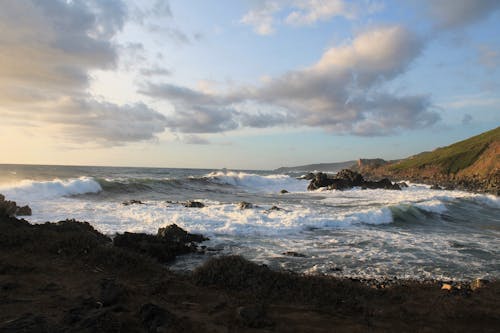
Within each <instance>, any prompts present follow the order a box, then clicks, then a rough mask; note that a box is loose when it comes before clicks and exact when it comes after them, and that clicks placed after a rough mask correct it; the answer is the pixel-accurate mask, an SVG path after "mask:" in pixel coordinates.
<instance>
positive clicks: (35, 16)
mask: <svg viewBox="0 0 500 333" xmlns="http://www.w3.org/2000/svg"><path fill="white" fill-rule="evenodd" d="M126 18H127V12H126V7H125V5H124V4H123V3H122V2H121V1H118V0H109V1H98V0H89V1H85V2H82V1H71V2H70V1H63V0H54V1H30V0H16V1H5V2H3V3H2V10H1V11H0V31H2V33H1V34H0V45H1V47H0V100H1V101H2V105H1V106H0V117H1V118H2V119H3V120H4V121H5V120H8V119H10V120H19V119H24V121H25V123H27V124H32V125H37V126H39V128H40V129H44V128H50V129H51V130H50V131H47V134H48V135H60V134H61V133H62V134H63V135H64V136H65V137H67V138H70V139H72V140H75V141H77V142H83V141H93V142H97V143H99V144H106V145H118V144H122V143H124V142H131V141H139V140H147V139H151V138H153V137H154V136H155V134H158V133H160V132H162V131H163V129H164V128H165V118H164V116H163V115H161V114H160V113H158V112H156V111H154V110H152V109H150V108H148V107H147V106H145V105H144V104H135V105H116V104H112V103H107V102H100V101H97V100H96V99H95V98H93V97H92V96H90V95H89V94H88V93H87V89H88V88H89V85H90V82H91V80H90V72H91V71H94V70H108V69H114V68H115V67H116V63H117V58H118V55H117V49H118V46H117V45H116V44H115V43H114V42H113V37H114V36H115V35H116V34H117V33H118V32H119V31H120V30H121V29H122V27H123V25H124V22H125V20H126ZM53 128H57V130H58V132H57V133H52V129H53Z"/></svg>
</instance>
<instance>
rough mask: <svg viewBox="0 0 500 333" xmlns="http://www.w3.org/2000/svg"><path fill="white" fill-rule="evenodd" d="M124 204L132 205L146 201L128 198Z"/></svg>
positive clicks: (142, 203)
mask: <svg viewBox="0 0 500 333" xmlns="http://www.w3.org/2000/svg"><path fill="white" fill-rule="evenodd" d="M122 205H124V206H130V205H144V202H142V201H141V200H135V199H132V200H128V201H124V202H122Z"/></svg>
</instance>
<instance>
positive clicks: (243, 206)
mask: <svg viewBox="0 0 500 333" xmlns="http://www.w3.org/2000/svg"><path fill="white" fill-rule="evenodd" d="M238 208H239V209H250V208H254V205H253V204H251V203H250V202H245V201H242V202H239V203H238Z"/></svg>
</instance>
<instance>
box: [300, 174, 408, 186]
mask: <svg viewBox="0 0 500 333" xmlns="http://www.w3.org/2000/svg"><path fill="white" fill-rule="evenodd" d="M325 187H326V188H327V189H329V190H341V191H342V190H347V189H351V188H353V187H361V188H364V189H386V190H401V187H400V186H399V185H398V184H394V183H392V182H391V181H390V180H389V179H387V178H384V179H382V180H379V181H369V180H365V179H364V178H363V176H362V175H361V174H359V173H358V172H356V171H352V170H349V169H344V170H341V171H340V172H339V173H337V174H336V175H334V176H333V177H330V176H329V175H327V174H326V173H322V172H319V173H317V174H316V175H315V178H314V179H313V180H312V181H311V182H310V183H309V186H308V187H307V189H308V190H309V191H314V190H317V189H319V188H325Z"/></svg>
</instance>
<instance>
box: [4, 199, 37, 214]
mask: <svg viewBox="0 0 500 333" xmlns="http://www.w3.org/2000/svg"><path fill="white" fill-rule="evenodd" d="M0 215H7V216H30V215H31V208H30V207H29V206H22V207H20V206H18V205H17V203H16V202H15V201H9V200H5V196H4V195H2V194H0Z"/></svg>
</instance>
